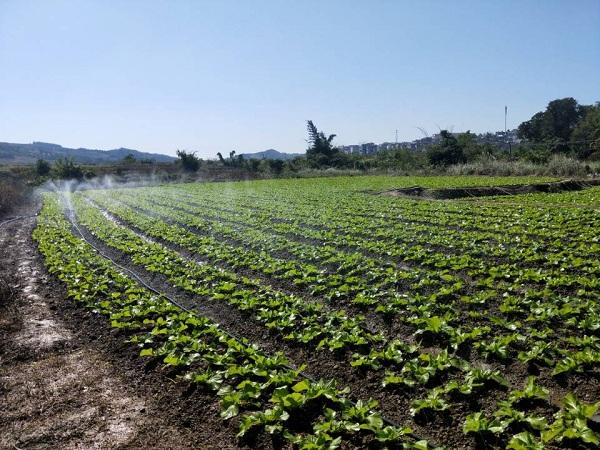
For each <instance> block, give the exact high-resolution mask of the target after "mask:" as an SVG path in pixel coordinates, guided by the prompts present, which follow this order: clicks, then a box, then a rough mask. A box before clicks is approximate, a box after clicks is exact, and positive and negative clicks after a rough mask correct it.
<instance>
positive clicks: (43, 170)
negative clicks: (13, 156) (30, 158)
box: [35, 159, 52, 177]
mask: <svg viewBox="0 0 600 450" xmlns="http://www.w3.org/2000/svg"><path fill="white" fill-rule="evenodd" d="M51 168H52V167H51V166H50V163H48V161H45V160H43V159H38V160H37V162H36V163H35V173H36V174H37V175H39V176H41V177H43V176H46V175H48V174H49V173H50V169H51Z"/></svg>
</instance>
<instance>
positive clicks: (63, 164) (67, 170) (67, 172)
mask: <svg viewBox="0 0 600 450" xmlns="http://www.w3.org/2000/svg"><path fill="white" fill-rule="evenodd" d="M54 176H55V177H56V178H61V179H73V178H75V179H78V180H80V179H82V178H83V170H82V169H81V167H80V166H78V165H76V164H75V161H74V160H73V158H59V159H57V160H56V162H55V163H54Z"/></svg>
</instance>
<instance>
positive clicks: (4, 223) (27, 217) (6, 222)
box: [0, 214, 37, 228]
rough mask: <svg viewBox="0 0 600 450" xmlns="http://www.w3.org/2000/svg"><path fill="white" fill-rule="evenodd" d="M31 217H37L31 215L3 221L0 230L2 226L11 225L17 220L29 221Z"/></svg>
mask: <svg viewBox="0 0 600 450" xmlns="http://www.w3.org/2000/svg"><path fill="white" fill-rule="evenodd" d="M33 217H37V214H32V215H30V216H15V217H10V218H8V219H5V220H3V221H1V222H0V228H2V227H3V226H4V225H6V224H9V223H12V222H16V221H17V220H25V219H31V218H33Z"/></svg>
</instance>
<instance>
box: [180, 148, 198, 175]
mask: <svg viewBox="0 0 600 450" xmlns="http://www.w3.org/2000/svg"><path fill="white" fill-rule="evenodd" d="M177 157H178V158H179V163H180V164H181V167H183V169H184V170H186V171H188V172H197V171H198V169H199V168H200V164H201V162H202V160H201V159H200V158H198V157H197V156H196V152H186V151H185V150H177Z"/></svg>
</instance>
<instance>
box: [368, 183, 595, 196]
mask: <svg viewBox="0 0 600 450" xmlns="http://www.w3.org/2000/svg"><path fill="white" fill-rule="evenodd" d="M599 185H600V180H596V179H595V180H565V181H557V182H553V183H536V184H522V185H507V186H482V187H469V188H462V187H461V188H458V187H457V188H445V189H429V188H423V187H420V186H413V187H407V188H398V189H389V190H386V191H383V192H376V194H379V195H391V196H394V197H411V198H425V199H438V200H451V199H456V198H468V197H489V196H492V195H517V194H532V193H536V192H550V193H556V192H567V191H580V190H582V189H587V188H589V187H591V186H599Z"/></svg>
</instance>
